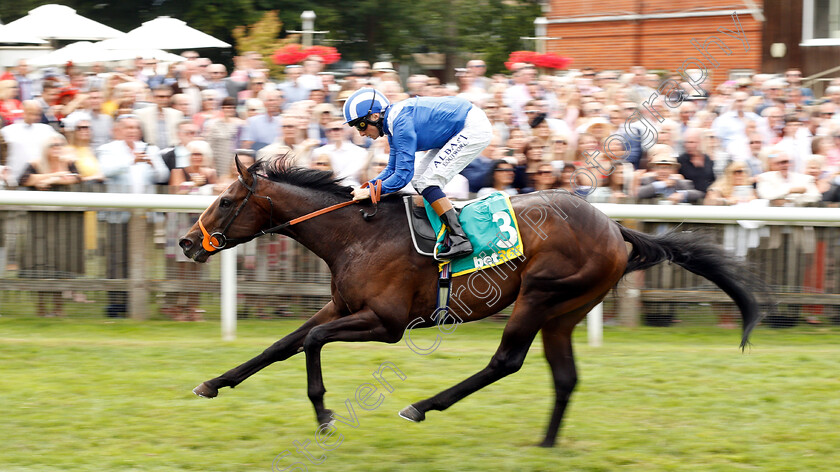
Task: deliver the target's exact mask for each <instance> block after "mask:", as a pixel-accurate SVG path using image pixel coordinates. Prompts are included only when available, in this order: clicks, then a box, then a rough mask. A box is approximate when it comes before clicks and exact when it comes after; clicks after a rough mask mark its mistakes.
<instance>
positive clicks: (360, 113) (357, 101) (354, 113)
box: [344, 87, 391, 134]
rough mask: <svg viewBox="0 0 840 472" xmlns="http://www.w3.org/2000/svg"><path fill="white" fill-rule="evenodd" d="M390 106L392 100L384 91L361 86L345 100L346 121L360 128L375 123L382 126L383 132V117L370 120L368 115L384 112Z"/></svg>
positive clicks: (378, 126)
mask: <svg viewBox="0 0 840 472" xmlns="http://www.w3.org/2000/svg"><path fill="white" fill-rule="evenodd" d="M389 106H391V102H389V101H388V99H387V98H385V95H383V94H382V92H379V91H377V90H376V89H374V88H370V87H365V88H361V89H359V90H356V91H355V92H353V95H350V97H349V98H348V99H347V101H346V102H344V120H345V121H344V122H345V123H346V124H349V125H350V126H353V127H355V128H358V129H360V130H363V129H365V127H367V125H374V126H376V127H377V128H380V129H379V131H380V134H382V128H381V126H382V117H381V116H380V118H379V120H377V121H370V120H368V119H367V117H368V116H370V115H371V114H373V113H382V112H383V111H385V109H386V108H388V107H389Z"/></svg>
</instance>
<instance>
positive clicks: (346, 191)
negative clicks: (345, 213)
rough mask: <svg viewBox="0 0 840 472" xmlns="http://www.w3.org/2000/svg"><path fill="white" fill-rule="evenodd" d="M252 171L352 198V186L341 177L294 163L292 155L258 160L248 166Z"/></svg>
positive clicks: (300, 185)
mask: <svg viewBox="0 0 840 472" xmlns="http://www.w3.org/2000/svg"><path fill="white" fill-rule="evenodd" d="M248 171H249V172H251V173H255V172H257V173H259V174H262V175H263V176H264V177H266V178H267V179H268V180H271V181H272V182H282V183H287V184H289V185H295V186H297V187H305V188H311V189H313V190H320V191H322V192H326V193H329V194H332V195H335V196H337V197H341V198H342V199H343V200H349V199H350V191H351V190H352V189H353V188H352V187H350V186H347V185H342V184H341V179H337V178H336V177H335V175H334V174H333V173H332V172H330V171H328V170H318V169H309V168H306V167H298V166H295V165H293V164H292V159H291V156H290V155H288V154H286V155H281V156H278V157H276V158H275V159H271V160H265V161H257V162H256V163H254V165H252V166H251V167H249V168H248Z"/></svg>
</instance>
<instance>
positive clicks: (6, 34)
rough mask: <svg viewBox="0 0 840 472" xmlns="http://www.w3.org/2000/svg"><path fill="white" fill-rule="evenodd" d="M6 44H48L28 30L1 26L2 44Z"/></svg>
mask: <svg viewBox="0 0 840 472" xmlns="http://www.w3.org/2000/svg"><path fill="white" fill-rule="evenodd" d="M4 43H21V44H46V43H47V42H46V41H44V40H43V39H41V38H38V37H35V36H34V35H32V33H30V32H28V31H26V30H21V29H20V28H15V27H11V28H10V27H9V25H0V44H4Z"/></svg>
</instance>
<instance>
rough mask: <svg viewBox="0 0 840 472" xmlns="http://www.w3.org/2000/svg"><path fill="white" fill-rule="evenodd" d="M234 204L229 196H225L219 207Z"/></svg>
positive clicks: (228, 206)
mask: <svg viewBox="0 0 840 472" xmlns="http://www.w3.org/2000/svg"><path fill="white" fill-rule="evenodd" d="M232 204H233V202H231V201H230V199H229V198H223V199H222V200H221V201H220V202H219V208H230V206H231V205H232Z"/></svg>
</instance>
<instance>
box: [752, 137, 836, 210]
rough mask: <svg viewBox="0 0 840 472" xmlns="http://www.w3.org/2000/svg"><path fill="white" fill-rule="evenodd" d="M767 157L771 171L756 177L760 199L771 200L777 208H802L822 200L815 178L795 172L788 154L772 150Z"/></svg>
mask: <svg viewBox="0 0 840 472" xmlns="http://www.w3.org/2000/svg"><path fill="white" fill-rule="evenodd" d="M767 157H768V159H769V160H770V168H771V170H770V171H768V172H765V173H763V174H760V175H758V177H756V182H757V185H756V193H757V194H758V197H759V198H764V199H767V200H770V203H771V204H773V205H777V206H782V205H787V204H790V205H796V206H802V205H805V204H808V203H813V202H818V201H820V200H821V199H822V194H820V192H819V190H817V186H816V185H815V183H814V178H813V177H811V176H810V175H805V174H801V173H799V172H795V171H793V170H792V166H793V160H792V159H791V158H790V156H789V155H788V154H787V153H785V152H784V151H783V150H780V149H778V148H777V149H773V150H771V151H770V154H768V156H767Z"/></svg>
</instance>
